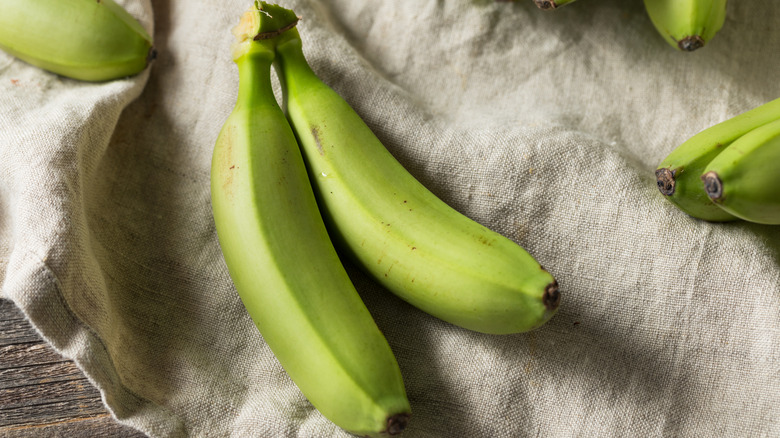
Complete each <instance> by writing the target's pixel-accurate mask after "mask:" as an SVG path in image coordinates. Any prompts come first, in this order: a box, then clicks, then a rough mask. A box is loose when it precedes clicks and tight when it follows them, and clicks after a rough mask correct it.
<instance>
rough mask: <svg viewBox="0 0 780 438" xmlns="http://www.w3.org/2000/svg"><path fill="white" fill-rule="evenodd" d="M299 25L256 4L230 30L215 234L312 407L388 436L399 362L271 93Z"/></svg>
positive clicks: (396, 417)
mask: <svg viewBox="0 0 780 438" xmlns="http://www.w3.org/2000/svg"><path fill="white" fill-rule="evenodd" d="M297 20H298V18H297V17H296V16H295V15H294V14H291V13H288V12H287V11H285V10H282V9H280V8H275V7H272V6H270V5H267V4H264V3H263V4H259V3H255V4H253V5H252V7H251V8H250V9H249V10H248V11H247V12H246V13H244V15H243V16H242V18H241V21H240V23H239V25H238V26H236V28H235V29H234V30H233V33H234V35H235V36H236V42H235V43H234V46H233V48H232V54H233V59H234V61H235V63H236V65H237V66H238V73H239V89H238V99H237V101H236V105H235V107H234V109H233V111H232V112H231V114H230V115H229V117H228V118H227V120H226V122H225V124H224V126H223V127H222V130H221V131H220V134H219V137H218V139H217V142H216V145H215V147H214V151H213V158H212V169H211V196H212V209H213V215H214V222H215V225H216V229H217V235H218V238H219V243H220V246H221V249H222V252H223V255H224V258H225V262H226V264H227V267H228V270H229V272H230V276H231V278H232V279H233V282H234V285H235V287H236V290H237V291H238V294H239V296H240V297H241V300H242V302H243V304H244V306H245V307H246V309H247V311H248V313H249V315H250V316H251V317H252V319H253V321H254V322H255V323H256V325H257V328H258V329H259V331H260V333H261V334H262V335H263V339H264V340H265V342H266V343H267V344H268V345H269V347H270V348H271V350H272V351H273V352H274V354H275V356H276V358H277V359H278V360H279V362H280V363H281V365H282V367H283V368H284V369H285V371H286V372H287V374H288V375H289V376H290V378H291V379H292V380H293V381H294V382H295V383H296V385H297V386H298V388H299V389H300V390H301V392H302V393H303V394H304V395H305V396H306V397H307V398H308V400H309V401H310V402H311V403H312V405H314V407H316V408H317V409H318V410H319V411H320V412H321V413H322V414H323V415H324V416H325V417H327V418H328V419H330V420H331V421H332V422H333V423H335V424H336V425H338V426H340V427H341V428H343V429H345V430H347V431H349V432H352V433H354V434H358V435H361V436H385V435H395V434H398V433H400V432H401V431H402V430H403V429H404V427H405V426H406V424H407V421H408V419H409V416H410V406H409V401H408V400H407V397H406V392H405V388H404V383H403V381H402V378H401V373H400V370H399V367H398V363H397V362H396V359H395V357H394V355H393V353H392V351H391V349H390V346H389V345H388V343H387V340H386V339H385V337H384V335H383V334H382V333H381V332H380V330H379V328H378V327H377V325H376V323H375V322H374V320H373V318H372V316H371V314H370V313H369V311H368V309H367V308H366V307H365V305H364V304H363V302H362V300H361V298H360V296H359V295H358V293H357V291H356V290H355V288H354V286H353V284H352V283H351V281H350V279H349V277H348V276H347V273H346V271H345V270H344V267H343V265H342V264H341V262H340V260H339V258H338V256H337V254H336V251H335V249H334V247H333V245H332V243H331V241H330V239H329V237H328V234H327V230H326V228H325V225H324V223H323V221H322V217H321V216H320V214H319V211H318V209H317V203H316V200H315V198H314V193H313V191H312V188H311V185H310V184H309V179H308V177H307V175H306V170H305V167H304V163H303V159H302V156H301V153H300V150H299V149H298V145H297V143H296V140H295V135H294V134H293V132H292V130H291V129H290V125H289V124H288V123H287V120H286V119H285V116H284V113H283V112H282V110H281V108H280V107H279V105H278V104H277V102H276V99H275V96H274V94H273V89H272V86H271V64H272V62H273V59H274V40H273V36H275V35H278V34H279V33H280V32H281V31H282V30H284V29H286V28H289V27H291V26H294V25H295V23H296V22H297Z"/></svg>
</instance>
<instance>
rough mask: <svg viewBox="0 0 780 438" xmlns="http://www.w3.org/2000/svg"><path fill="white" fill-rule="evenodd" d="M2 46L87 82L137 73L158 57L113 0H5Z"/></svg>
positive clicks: (145, 35)
mask: <svg viewBox="0 0 780 438" xmlns="http://www.w3.org/2000/svg"><path fill="white" fill-rule="evenodd" d="M0 49H2V50H4V51H6V52H8V53H9V54H11V55H13V56H15V57H17V58H19V59H21V60H23V61H25V62H27V63H29V64H32V65H34V66H37V67H40V68H42V69H44V70H48V71H51V72H53V73H57V74H59V75H62V76H66V77H69V78H73V79H79V80H83V81H106V80H111V79H117V78H121V77H125V76H132V75H135V74H137V73H139V72H141V71H142V70H144V69H145V68H146V66H147V64H148V63H149V61H150V60H151V59H153V58H154V56H155V51H154V49H153V47H152V38H151V37H150V36H149V34H148V33H147V32H146V30H144V28H143V27H141V25H140V24H139V23H138V21H136V20H135V19H134V18H133V17H132V16H131V15H130V14H129V13H127V11H125V10H124V9H123V8H122V7H121V6H119V5H118V4H116V3H114V1H113V0H3V1H2V2H0Z"/></svg>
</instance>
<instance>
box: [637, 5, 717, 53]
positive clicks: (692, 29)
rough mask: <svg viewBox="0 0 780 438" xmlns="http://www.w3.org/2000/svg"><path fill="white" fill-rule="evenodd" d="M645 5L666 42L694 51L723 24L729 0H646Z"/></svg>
mask: <svg viewBox="0 0 780 438" xmlns="http://www.w3.org/2000/svg"><path fill="white" fill-rule="evenodd" d="M645 9H646V10H647V14H648V15H649V16H650V21H652V22H653V25H654V26H655V28H656V30H658V33H660V34H661V36H663V37H664V39H665V40H666V42H668V43H669V44H671V45H672V46H673V47H676V48H677V49H679V50H682V51H686V52H691V51H694V50H696V49H699V48H701V47H703V46H704V45H705V44H707V43H708V42H709V41H710V40H711V39H712V38H713V37H714V36H715V34H716V33H717V32H718V31H719V30H720V29H721V28H722V27H723V22H724V21H725V20H726V0H645Z"/></svg>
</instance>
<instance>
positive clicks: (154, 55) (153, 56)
mask: <svg viewBox="0 0 780 438" xmlns="http://www.w3.org/2000/svg"><path fill="white" fill-rule="evenodd" d="M155 59H157V49H155V48H154V47H149V53H147V54H146V63H147V64H148V63H150V62H152V61H154V60H155Z"/></svg>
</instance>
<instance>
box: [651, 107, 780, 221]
mask: <svg viewBox="0 0 780 438" xmlns="http://www.w3.org/2000/svg"><path fill="white" fill-rule="evenodd" d="M778 119H780V99H775V100H773V101H771V102H768V103H765V104H763V105H761V106H759V107H757V108H753V109H751V110H749V111H747V112H744V113H742V114H740V115H738V116H735V117H733V118H731V119H728V120H726V121H723V122H721V123H718V124H717V125H714V126H711V127H709V128H707V129H705V130H703V131H701V132H699V133H698V134H696V135H694V136H693V137H691V138H689V139H688V140H687V141H685V142H684V143H682V144H681V145H679V146H678V147H676V148H675V149H674V150H673V151H672V153H671V154H669V155H668V156H667V157H666V158H665V159H664V160H663V161H662V162H661V164H660V165H659V166H658V168H657V169H656V171H655V176H656V182H657V184H658V190H660V192H661V193H662V194H663V195H664V196H665V197H666V199H668V200H669V201H671V202H672V203H674V204H675V205H676V206H677V207H679V208H680V209H681V210H683V211H684V212H686V213H688V214H689V215H691V216H693V217H696V218H699V219H704V220H707V221H712V222H721V221H730V220H736V219H737V218H736V217H735V216H734V215H732V214H730V213H728V212H727V211H726V210H723V209H721V208H720V207H718V206H717V205H715V204H713V203H712V201H711V200H710V197H709V196H708V195H707V193H706V192H705V191H704V189H703V187H702V184H701V180H700V177H701V175H702V173H703V172H704V168H705V167H706V166H707V165H708V164H709V163H710V161H712V160H713V159H714V158H715V157H716V156H717V155H718V154H719V153H721V152H722V151H723V150H724V149H725V148H726V147H727V146H728V145H729V144H731V142H733V141H734V140H736V139H737V138H739V137H741V136H743V135H744V134H746V133H748V132H749V131H751V130H753V129H755V128H757V127H759V126H762V125H765V124H767V123H769V122H772V121H774V120H778Z"/></svg>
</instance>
